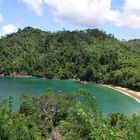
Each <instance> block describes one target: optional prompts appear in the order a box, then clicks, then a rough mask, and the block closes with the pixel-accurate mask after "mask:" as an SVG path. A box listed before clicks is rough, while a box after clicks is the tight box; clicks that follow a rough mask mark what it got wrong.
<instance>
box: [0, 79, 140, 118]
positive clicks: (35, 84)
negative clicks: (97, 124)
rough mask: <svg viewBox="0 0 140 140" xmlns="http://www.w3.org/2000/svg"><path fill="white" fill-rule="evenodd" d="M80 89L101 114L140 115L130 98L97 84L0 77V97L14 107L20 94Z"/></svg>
mask: <svg viewBox="0 0 140 140" xmlns="http://www.w3.org/2000/svg"><path fill="white" fill-rule="evenodd" d="M80 88H84V89H87V90H88V91H90V92H91V94H93V95H94V96H95V98H96V99H97V102H98V104H99V105H100V108H101V110H102V112H103V114H107V113H110V112H120V113H125V114H127V115H130V114H132V113H139V114H140V103H138V102H136V101H135V100H133V99H132V98H130V97H128V96H126V95H124V94H122V93H120V92H118V91H114V90H112V89H109V88H106V87H103V86H101V85H97V84H86V85H85V84H82V83H80V82H76V81H72V80H43V79H38V78H10V77H0V97H1V98H4V97H6V96H9V95H10V96H13V98H14V106H18V105H19V97H20V95H21V94H22V93H28V94H29V95H39V94H41V93H43V92H45V91H47V90H48V89H51V91H52V92H54V93H57V92H58V91H60V90H61V91H62V92H65V93H67V94H69V93H71V92H73V91H79V89H80Z"/></svg>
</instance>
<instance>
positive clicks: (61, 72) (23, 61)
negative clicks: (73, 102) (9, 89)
mask: <svg viewBox="0 0 140 140" xmlns="http://www.w3.org/2000/svg"><path fill="white" fill-rule="evenodd" d="M138 44H140V43H139V41H128V42H121V41H119V40H117V39H116V38H114V36H112V35H108V34H106V33H105V32H103V31H99V30H98V29H93V30H84V31H71V32H70V31H65V30H64V31H59V32H44V31H41V30H39V29H34V28H31V27H26V28H24V29H23V30H20V29H19V31H18V32H17V33H14V34H11V35H7V36H6V37H2V38H1V39H0V74H4V75H13V74H14V75H16V74H21V75H32V76H37V77H45V78H49V79H53V78H55V79H69V78H74V79H80V80H86V81H93V82H98V83H109V84H115V85H121V86H124V87H129V88H131V89H135V90H140V47H139V46H138Z"/></svg>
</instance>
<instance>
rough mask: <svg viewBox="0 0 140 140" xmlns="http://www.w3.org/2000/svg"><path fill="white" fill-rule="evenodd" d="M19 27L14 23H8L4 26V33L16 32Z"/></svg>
mask: <svg viewBox="0 0 140 140" xmlns="http://www.w3.org/2000/svg"><path fill="white" fill-rule="evenodd" d="M17 30H18V29H17V27H16V26H15V25H12V24H8V25H5V26H3V27H2V34H3V35H5V34H11V33H14V32H17Z"/></svg>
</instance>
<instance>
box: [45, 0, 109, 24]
mask: <svg viewBox="0 0 140 140" xmlns="http://www.w3.org/2000/svg"><path fill="white" fill-rule="evenodd" d="M44 2H45V3H46V4H47V5H48V6H49V7H50V8H51V9H52V12H53V14H54V16H55V20H58V21H59V20H62V21H69V22H73V23H78V24H82V25H87V26H96V25H100V24H102V23H104V22H105V21H106V19H107V17H106V15H107V13H108V12H109V11H110V8H111V0H44Z"/></svg>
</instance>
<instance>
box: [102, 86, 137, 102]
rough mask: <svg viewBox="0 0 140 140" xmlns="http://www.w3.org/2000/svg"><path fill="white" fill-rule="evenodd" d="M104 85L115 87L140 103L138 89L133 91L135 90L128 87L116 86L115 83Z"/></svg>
mask: <svg viewBox="0 0 140 140" xmlns="http://www.w3.org/2000/svg"><path fill="white" fill-rule="evenodd" d="M103 86H105V87H108V88H111V89H114V90H116V91H119V92H121V93H123V94H125V95H127V96H129V97H131V98H133V99H135V100H136V101H137V102H139V103H140V92H138V91H133V90H130V89H128V88H124V87H119V86H114V85H103Z"/></svg>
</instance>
